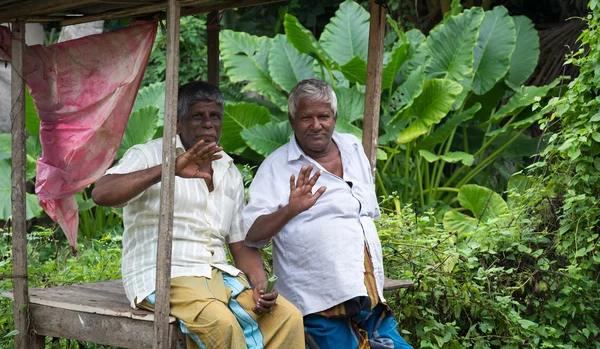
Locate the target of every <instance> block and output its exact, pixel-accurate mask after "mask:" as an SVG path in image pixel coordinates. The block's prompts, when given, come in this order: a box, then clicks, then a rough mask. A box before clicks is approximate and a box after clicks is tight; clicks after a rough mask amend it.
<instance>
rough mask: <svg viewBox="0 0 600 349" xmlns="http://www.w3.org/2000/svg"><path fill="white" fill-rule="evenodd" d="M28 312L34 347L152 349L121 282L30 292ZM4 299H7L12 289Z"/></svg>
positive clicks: (150, 326) (178, 336)
mask: <svg viewBox="0 0 600 349" xmlns="http://www.w3.org/2000/svg"><path fill="white" fill-rule="evenodd" d="M412 286H413V283H412V282H411V281H404V280H392V279H388V278H386V279H385V284H384V290H386V291H391V290H397V289H400V288H409V287H412ZM29 291H30V294H29V298H30V311H31V318H32V324H33V328H34V332H35V334H36V335H37V336H39V337H38V338H37V341H36V343H37V344H36V347H35V348H34V349H43V348H44V344H43V342H44V337H46V336H48V337H58V338H69V339H75V340H81V341H86V342H93V343H97V344H103V345H112V346H118V347H122V348H134V349H137V348H140V349H141V348H144V349H145V348H151V347H152V338H153V337H152V336H153V333H154V314H153V313H152V312H149V311H146V310H141V309H132V308H131V307H130V305H129V301H128V300H127V297H126V296H125V290H124V289H123V283H122V282H121V280H110V281H100V282H93V283H81V284H73V285H70V286H62V287H51V288H33V289H30V290H29ZM2 295H3V296H5V297H9V298H12V292H11V291H5V292H3V293H2ZM169 326H170V329H169V337H170V342H171V348H173V349H185V337H184V335H183V334H182V333H181V331H180V330H179V324H178V323H177V320H176V319H175V318H174V317H170V319H169Z"/></svg>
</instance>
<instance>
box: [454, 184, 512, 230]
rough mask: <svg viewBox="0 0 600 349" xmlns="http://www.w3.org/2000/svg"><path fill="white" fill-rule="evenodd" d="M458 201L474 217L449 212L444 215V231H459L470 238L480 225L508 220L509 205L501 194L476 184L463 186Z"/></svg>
mask: <svg viewBox="0 0 600 349" xmlns="http://www.w3.org/2000/svg"><path fill="white" fill-rule="evenodd" d="M458 201H459V202H460V204H461V205H462V207H464V208H466V209H468V210H469V211H471V213H472V214H473V216H474V217H470V216H467V215H465V214H462V213H459V212H456V211H448V212H446V213H445V214H444V229H446V230H447V231H457V232H459V233H460V234H461V235H467V236H470V235H472V234H473V233H474V232H475V230H476V229H477V226H478V225H479V224H481V223H486V222H487V221H488V220H490V219H496V218H504V219H506V217H503V216H505V215H507V214H508V213H509V212H510V211H509V208H508V204H507V203H506V201H504V199H502V197H501V196H500V195H499V194H497V193H495V192H494V191H492V190H491V189H488V188H486V187H482V186H479V185H476V184H466V185H463V186H462V187H461V188H460V190H459V192H458Z"/></svg>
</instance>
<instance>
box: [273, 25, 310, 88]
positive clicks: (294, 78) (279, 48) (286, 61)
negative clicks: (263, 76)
mask: <svg viewBox="0 0 600 349" xmlns="http://www.w3.org/2000/svg"><path fill="white" fill-rule="evenodd" d="M314 62H315V60H314V58H312V57H310V56H309V55H307V54H303V53H300V52H298V50H296V48H295V47H294V45H292V44H290V43H289V42H288V40H287V38H286V37H285V36H283V35H281V34H278V35H277V36H276V37H275V39H274V40H273V45H271V49H270V51H269V73H270V74H271V76H272V77H273V80H274V81H275V82H276V83H277V84H279V86H281V88H282V89H284V90H285V91H288V92H289V91H290V90H291V89H292V88H294V86H296V84H297V83H299V82H300V81H302V80H304V79H308V78H313V77H314V76H315V70H314V67H313V65H314Z"/></svg>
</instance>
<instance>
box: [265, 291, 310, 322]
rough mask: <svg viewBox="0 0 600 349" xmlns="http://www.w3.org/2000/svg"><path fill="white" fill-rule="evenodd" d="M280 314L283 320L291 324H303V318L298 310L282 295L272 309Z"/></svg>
mask: <svg viewBox="0 0 600 349" xmlns="http://www.w3.org/2000/svg"><path fill="white" fill-rule="evenodd" d="M273 311H274V312H277V313H278V315H279V316H281V317H282V318H283V319H284V321H285V322H289V323H290V325H293V326H301V327H302V326H304V320H303V318H302V314H301V313H300V310H298V308H296V307H295V306H294V305H293V304H292V303H290V302H289V301H288V300H287V299H285V298H283V297H279V298H278V299H277V306H276V307H275V308H274V310H273Z"/></svg>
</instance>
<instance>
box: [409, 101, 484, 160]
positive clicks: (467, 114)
mask: <svg viewBox="0 0 600 349" xmlns="http://www.w3.org/2000/svg"><path fill="white" fill-rule="evenodd" d="M480 108H481V104H479V103H476V104H475V105H473V106H472V107H471V108H469V109H467V110H463V111H462V112H460V113H454V114H453V115H452V116H451V117H450V118H449V119H448V120H447V121H446V122H444V124H442V125H441V126H440V127H438V128H436V129H435V131H433V132H432V133H431V134H429V135H428V136H427V137H425V138H423V140H421V141H420V142H419V143H418V144H417V147H418V148H420V149H433V147H434V146H436V145H437V144H441V143H443V142H445V141H446V139H448V137H449V136H450V134H451V133H452V131H454V130H455V129H456V128H457V127H458V126H459V125H460V124H462V123H463V122H465V121H467V120H470V119H472V118H473V116H474V115H475V113H477V111H478V110H479V109H480Z"/></svg>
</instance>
